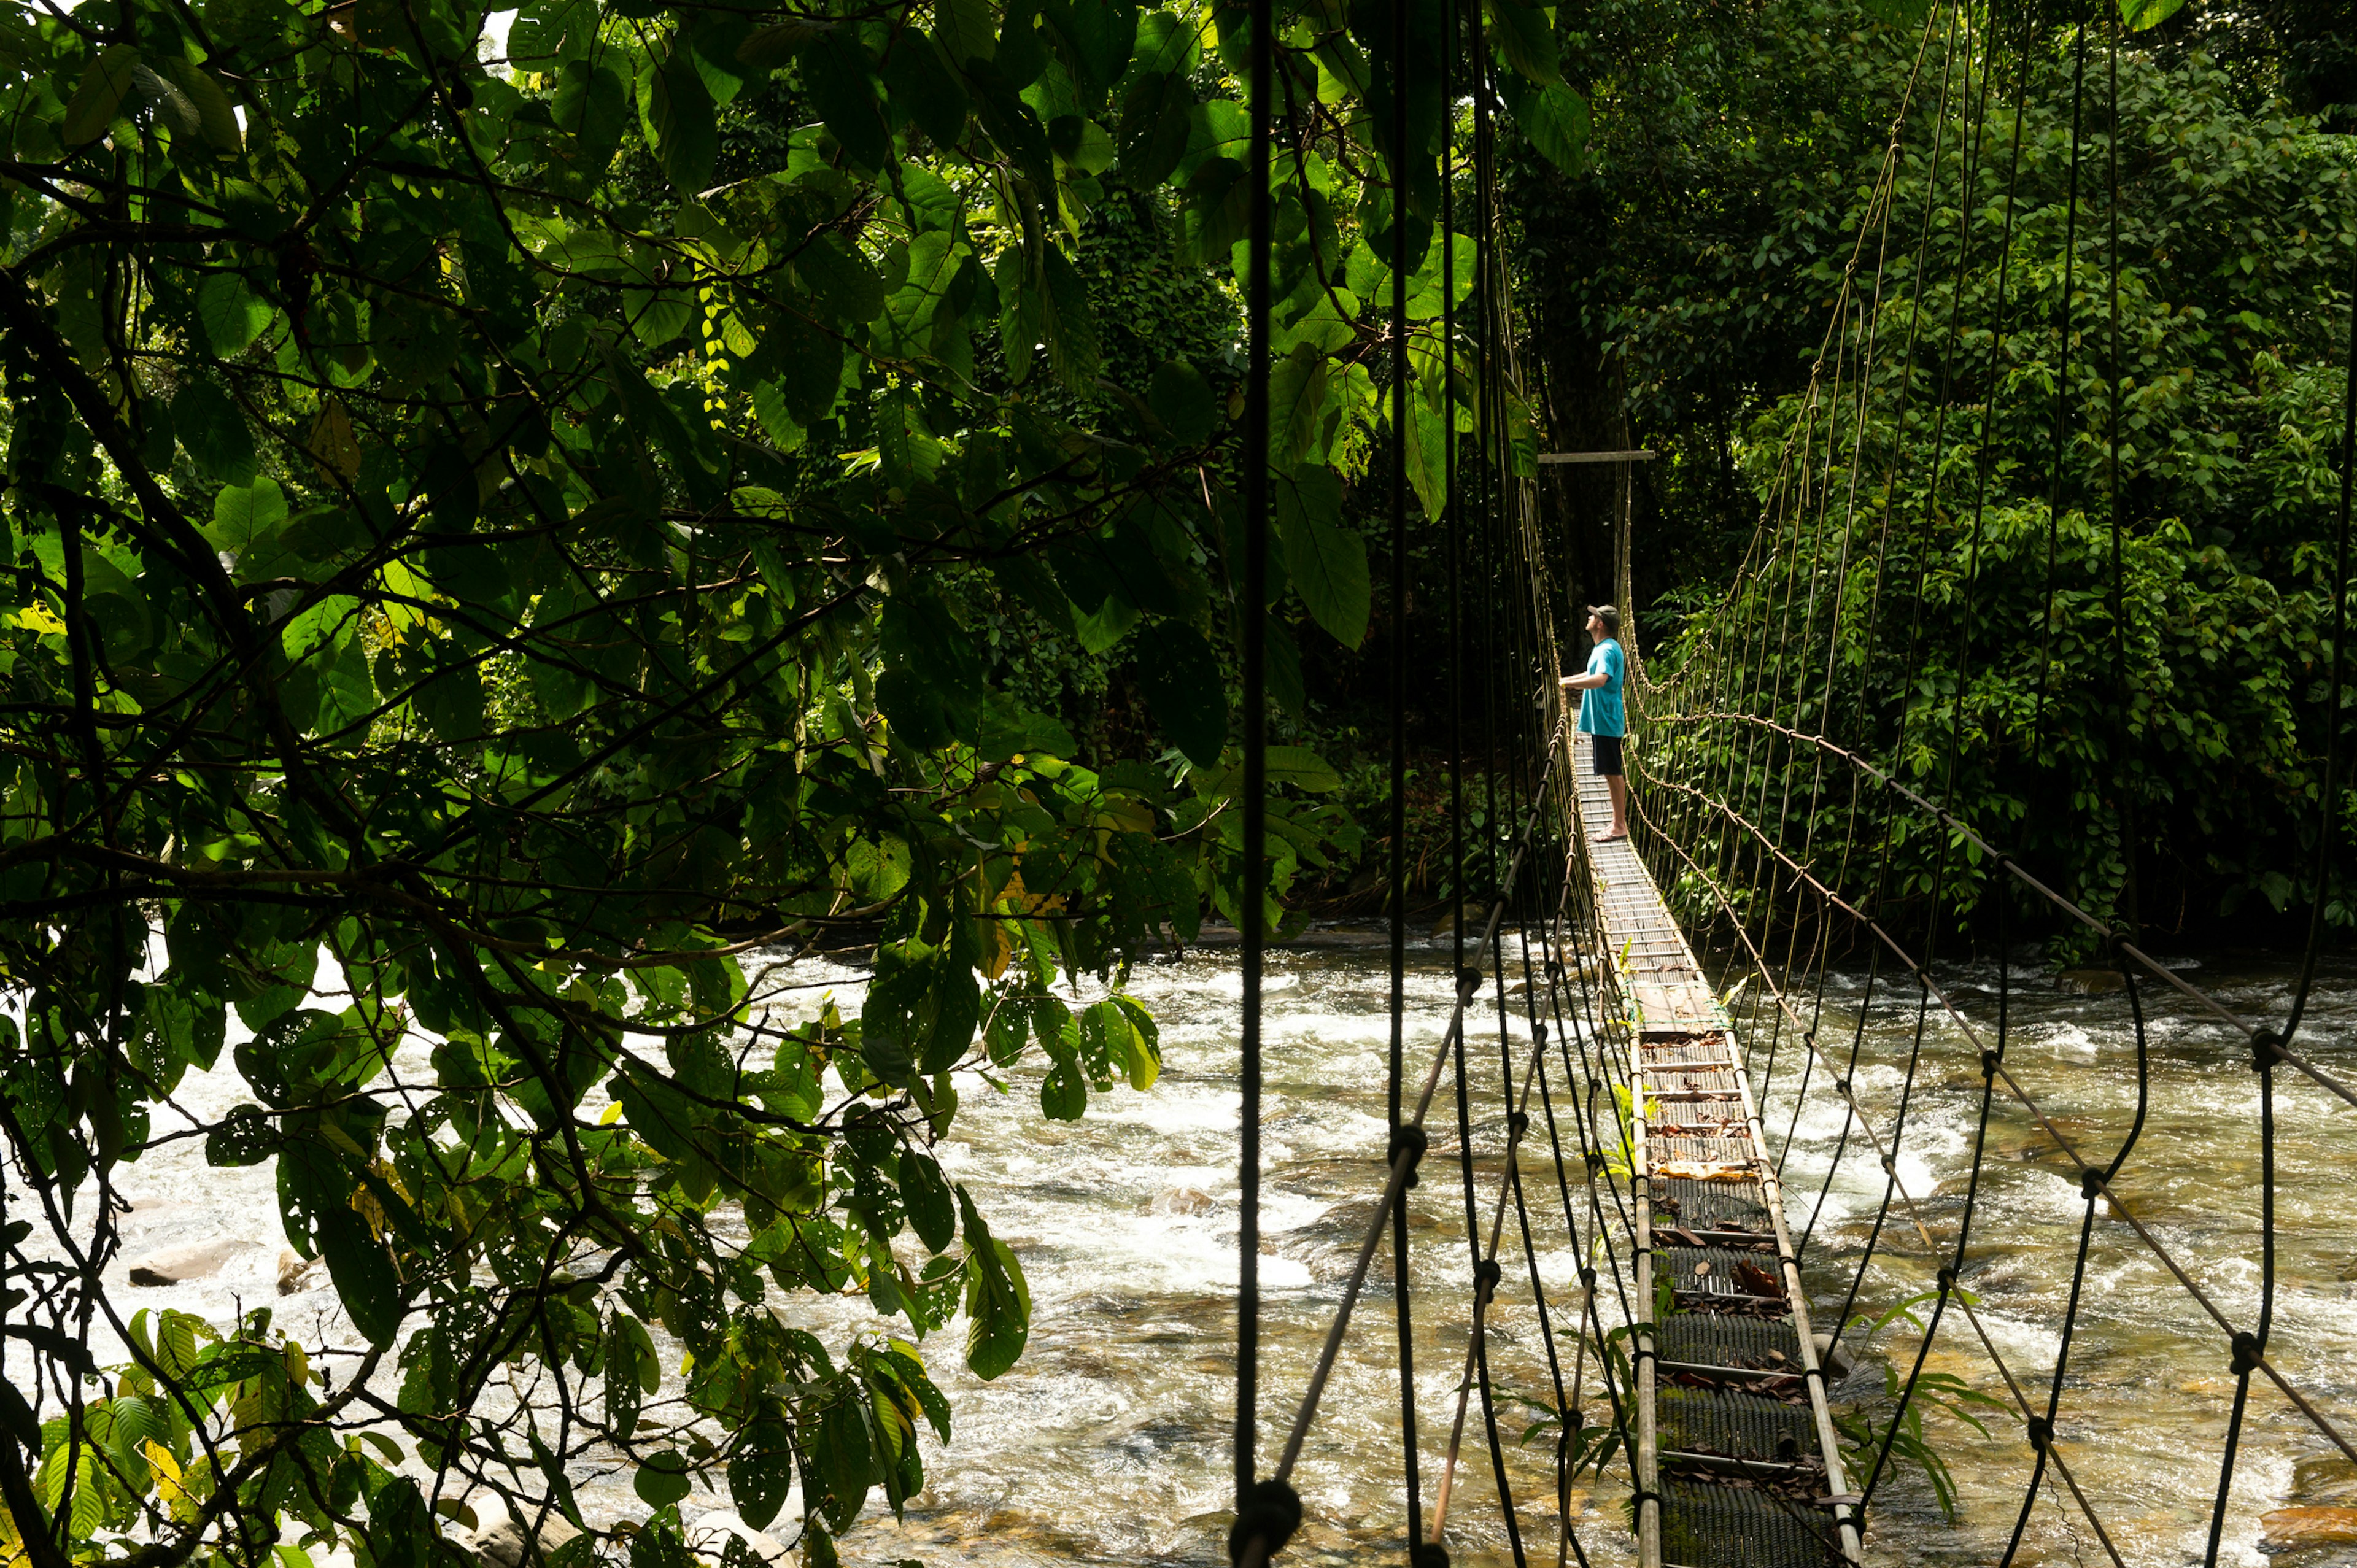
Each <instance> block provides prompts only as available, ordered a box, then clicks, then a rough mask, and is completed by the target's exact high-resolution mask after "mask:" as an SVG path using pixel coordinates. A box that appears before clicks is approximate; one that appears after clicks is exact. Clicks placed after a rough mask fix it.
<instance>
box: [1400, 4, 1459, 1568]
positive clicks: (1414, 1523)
mask: <svg viewBox="0 0 2357 1568" xmlns="http://www.w3.org/2000/svg"><path fill="white" fill-rule="evenodd" d="M1410 4H1411V0H1392V16H1391V22H1392V27H1391V44H1392V59H1391V95H1392V101H1391V116H1392V121H1391V164H1392V167H1391V177H1392V232H1391V242H1392V243H1391V263H1392V302H1391V303H1392V345H1391V347H1392V353H1391V360H1392V453H1391V536H1392V581H1391V611H1392V626H1391V633H1392V640H1391V659H1390V669H1389V671H1388V677H1389V682H1390V689H1391V725H1392V736H1391V739H1392V755H1391V813H1390V815H1391V821H1390V828H1391V856H1390V859H1391V865H1390V887H1391V899H1390V903H1391V1066H1390V1084H1391V1139H1392V1144H1391V1150H1390V1155H1389V1157H1390V1158H1392V1159H1397V1158H1398V1156H1399V1146H1400V1140H1401V1138H1402V1136H1403V1135H1404V1134H1403V1131H1402V1129H1403V1126H1404V1123H1403V1122H1402V1120H1401V1114H1402V1099H1403V1096H1404V1093H1405V1078H1406V1067H1405V1062H1406V1049H1407V1044H1406V1041H1407V1036H1406V1029H1407V437H1408V420H1409V418H1410V417H1411V415H1410V413H1409V412H1408V353H1407V334H1408V320H1407V263H1408V252H1407V237H1408V219H1407V209H1408V185H1409V180H1408V113H1407V73H1408V38H1409V32H1408V8H1409V5H1410ZM1444 286H1445V285H1444ZM1410 1295H1411V1292H1410V1289H1409V1282H1408V1240H1407V1189H1406V1188H1405V1187H1402V1188H1401V1189H1400V1196H1399V1201H1398V1202H1397V1203H1395V1204H1394V1205H1393V1206H1392V1303H1393V1308H1394V1315H1395V1316H1396V1317H1397V1319H1398V1326H1399V1381H1400V1451H1401V1458H1402V1466H1403V1469H1404V1470H1405V1481H1406V1487H1407V1551H1408V1560H1409V1562H1410V1563H1414V1562H1415V1557H1416V1548H1417V1544H1418V1543H1419V1542H1420V1541H1422V1540H1423V1539H1424V1517H1423V1498H1422V1497H1421V1496H1420V1495H1419V1494H1420V1492H1421V1489H1422V1477H1421V1474H1420V1472H1419V1468H1418V1461H1417V1458H1416V1423H1415V1323H1414V1320H1413V1317H1412V1315H1411V1310H1410V1305H1409V1300H1410Z"/></svg>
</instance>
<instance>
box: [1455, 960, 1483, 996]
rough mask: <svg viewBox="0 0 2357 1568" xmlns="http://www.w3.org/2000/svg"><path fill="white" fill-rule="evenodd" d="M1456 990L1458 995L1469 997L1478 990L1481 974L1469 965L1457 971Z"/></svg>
mask: <svg viewBox="0 0 2357 1568" xmlns="http://www.w3.org/2000/svg"><path fill="white" fill-rule="evenodd" d="M1457 989H1458V992H1459V993H1462V994H1464V995H1466V996H1470V995H1472V994H1473V993H1475V992H1477V991H1479V990H1480V989H1481V972H1480V970H1479V969H1476V968H1475V967H1474V966H1473V965H1471V964H1467V965H1466V966H1465V967H1464V968H1462V969H1460V970H1458V972H1457Z"/></svg>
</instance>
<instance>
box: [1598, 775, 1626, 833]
mask: <svg viewBox="0 0 2357 1568" xmlns="http://www.w3.org/2000/svg"><path fill="white" fill-rule="evenodd" d="M1604 782H1605V784H1606V786H1607V787H1608V788H1609V789H1611V791H1612V836H1613V837H1614V838H1616V839H1625V838H1627V837H1628V836H1629V780H1628V779H1625V778H1623V777H1622V776H1621V775H1620V774H1618V773H1608V774H1606V775H1605V777H1604Z"/></svg>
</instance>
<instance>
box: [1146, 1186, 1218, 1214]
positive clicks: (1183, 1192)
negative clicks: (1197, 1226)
mask: <svg viewBox="0 0 2357 1568" xmlns="http://www.w3.org/2000/svg"><path fill="white" fill-rule="evenodd" d="M1219 1206H1220V1200H1219V1199H1218V1198H1216V1197H1212V1196H1211V1194H1210V1193H1208V1192H1205V1191H1202V1190H1201V1189H1200V1188H1199V1187H1172V1188H1171V1189H1170V1190H1169V1191H1168V1192H1165V1193H1160V1194H1157V1196H1156V1197H1155V1199H1154V1201H1153V1202H1151V1203H1149V1204H1147V1205H1146V1212H1148V1213H1149V1214H1182V1215H1197V1214H1209V1213H1211V1210H1213V1209H1214V1208H1218V1207H1219Z"/></svg>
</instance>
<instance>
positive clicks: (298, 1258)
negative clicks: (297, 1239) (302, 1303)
mask: <svg viewBox="0 0 2357 1568" xmlns="http://www.w3.org/2000/svg"><path fill="white" fill-rule="evenodd" d="M320 1268H321V1264H320V1261H319V1260H318V1259H317V1258H307V1257H305V1256H304V1255H303V1254H302V1253H300V1252H298V1251H296V1250H295V1249H294V1248H292V1247H281V1248H279V1249H278V1294H280V1295H300V1294H303V1293H304V1292H305V1291H307V1290H309V1289H310V1288H311V1287H312V1286H313V1285H315V1284H317V1283H319V1271H320Z"/></svg>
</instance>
